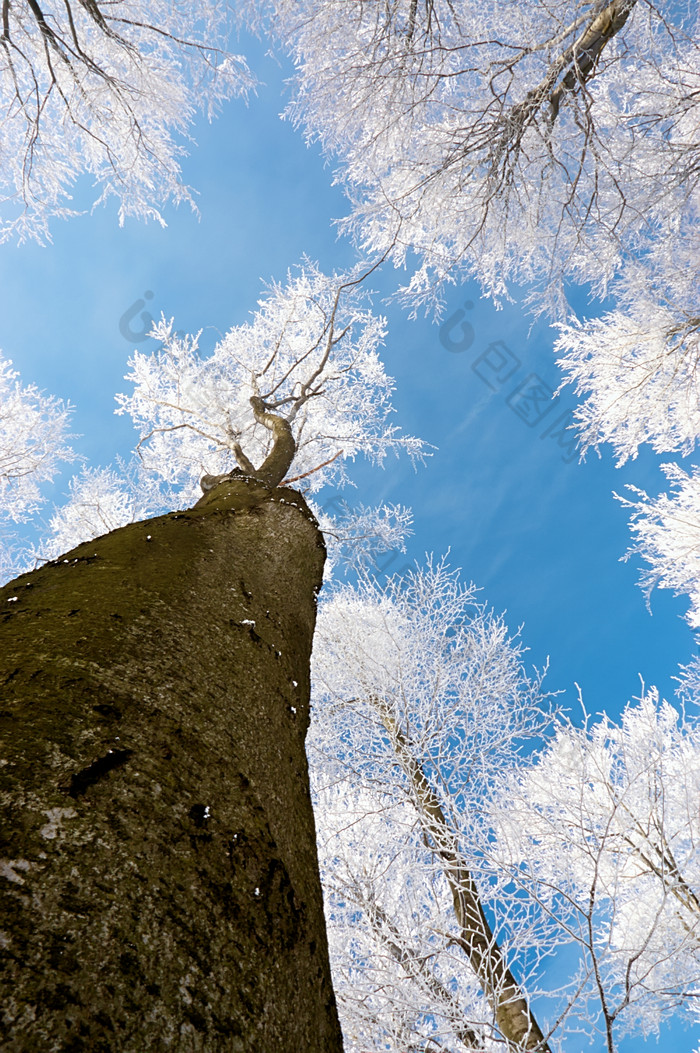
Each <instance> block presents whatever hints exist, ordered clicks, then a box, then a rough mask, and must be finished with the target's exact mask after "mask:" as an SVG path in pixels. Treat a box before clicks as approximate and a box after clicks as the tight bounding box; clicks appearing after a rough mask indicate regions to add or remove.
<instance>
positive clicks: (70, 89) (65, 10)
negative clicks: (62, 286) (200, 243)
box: [0, 0, 254, 242]
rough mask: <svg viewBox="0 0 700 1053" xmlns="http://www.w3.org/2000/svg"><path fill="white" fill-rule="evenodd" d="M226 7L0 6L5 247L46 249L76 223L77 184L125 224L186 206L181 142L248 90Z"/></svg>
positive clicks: (60, 2)
mask: <svg viewBox="0 0 700 1053" xmlns="http://www.w3.org/2000/svg"><path fill="white" fill-rule="evenodd" d="M232 14H233V9H232V6H231V5H230V4H229V3H219V2H215V0H204V2H200V3H197V4H195V5H193V4H191V3H188V2H185V0H110V2H109V3H107V2H105V0H89V2H88V0H80V2H78V3H76V2H74V0H41V2H37V0H30V2H29V3H26V2H24V0H21V2H17V3H9V2H8V0H5V2H4V3H3V5H2V27H0V56H1V57H2V61H0V99H2V117H1V118H0V154H1V155H2V157H3V166H2V174H1V176H0V242H2V241H5V240H7V239H9V238H16V239H17V240H19V241H20V242H21V241H23V240H25V239H26V238H35V239H36V240H38V241H45V240H47V239H48V238H49V237H50V234H49V225H50V221H51V219H52V218H54V217H65V216H69V215H73V214H75V213H74V212H72V211H71V209H70V207H69V205H68V202H69V201H70V191H71V188H72V186H73V184H74V183H75V181H76V179H77V178H78V177H79V176H80V175H82V174H83V173H87V174H88V175H90V176H91V177H92V178H93V180H94V182H95V183H96V184H97V186H98V187H100V195H99V198H98V202H97V203H99V202H101V201H104V200H106V199H107V198H109V197H110V196H114V197H116V198H117V200H118V201H119V219H120V222H122V223H123V221H124V219H125V218H126V217H127V216H136V217H138V218H140V219H155V220H156V221H157V222H160V223H161V224H163V225H164V221H163V219H162V217H161V214H160V209H161V208H162V207H163V205H164V204H165V203H166V202H168V201H170V200H172V201H174V202H175V203H179V202H182V201H185V202H189V203H190V204H191V205H193V207H194V202H193V198H192V194H191V191H190V190H189V188H188V187H186V186H185V185H183V183H182V181H181V178H180V166H179V160H180V157H181V156H182V155H183V153H184V152H185V151H184V149H183V147H182V145H180V143H179V142H178V141H177V140H178V137H184V136H185V135H186V133H187V130H188V129H189V127H190V126H191V124H192V122H193V119H194V116H195V114H196V112H197V110H203V111H204V112H205V113H206V114H207V116H208V117H209V119H211V118H212V116H213V115H214V114H215V112H216V111H217V110H218V108H219V106H220V105H221V103H223V101H224V100H226V99H228V98H231V97H232V96H234V95H237V94H241V93H243V92H245V91H247V90H248V89H250V88H251V87H252V86H253V84H254V81H253V78H252V76H251V75H250V73H249V71H248V68H247V66H246V63H245V60H244V59H243V58H242V57H240V56H235V55H233V54H231V53H230V52H229V51H228V38H229V35H230V33H231V30H232V25H233V17H232Z"/></svg>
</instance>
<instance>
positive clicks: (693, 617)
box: [616, 464, 700, 629]
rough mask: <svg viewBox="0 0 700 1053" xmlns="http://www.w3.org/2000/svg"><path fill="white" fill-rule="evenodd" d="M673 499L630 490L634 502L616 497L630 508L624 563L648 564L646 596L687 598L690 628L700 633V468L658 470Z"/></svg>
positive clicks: (667, 466) (666, 466)
mask: <svg viewBox="0 0 700 1053" xmlns="http://www.w3.org/2000/svg"><path fill="white" fill-rule="evenodd" d="M662 468H663V471H664V473H665V475H666V478H667V479H668V481H669V483H670V484H671V490H672V493H671V494H660V495H659V496H658V497H656V498H652V497H649V495H648V494H647V493H645V491H644V490H639V489H638V488H637V487H634V486H629V487H628V489H629V490H630V491H631V492H632V493H634V494H636V498H635V499H633V500H630V499H628V498H624V497H619V496H618V495H616V496H618V500H619V501H621V502H622V504H623V505H624V506H625V507H626V508H631V509H632V515H631V521H630V528H631V530H632V534H633V535H634V538H635V541H634V544H633V546H632V548H631V549H630V551H629V553H628V555H627V558H629V556H631V555H633V554H637V555H640V556H642V558H643V559H645V560H646V561H647V563H648V564H649V568H648V569H647V570H645V571H644V572H643V574H642V577H641V584H642V587H643V588H644V591H645V592H646V595H647V601H649V597H650V594H651V591H652V589H654V588H655V587H656V586H657V585H658V586H659V588H662V589H673V592H674V594H675V595H676V596H679V595H681V594H683V593H685V594H686V595H687V596H688V597H689V598H690V604H691V606H690V610H689V611H688V614H687V615H686V617H687V620H688V622H689V624H690V625H691V626H692V627H693V628H694V629H697V628H700V469H698V468H693V470H692V472H691V473H690V474H688V473H687V472H684V471H683V469H682V468H681V467H679V465H677V464H664V465H662Z"/></svg>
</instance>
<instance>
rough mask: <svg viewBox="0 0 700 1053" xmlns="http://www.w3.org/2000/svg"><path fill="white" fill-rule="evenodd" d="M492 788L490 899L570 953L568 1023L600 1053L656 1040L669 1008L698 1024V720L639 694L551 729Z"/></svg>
mask: <svg viewBox="0 0 700 1053" xmlns="http://www.w3.org/2000/svg"><path fill="white" fill-rule="evenodd" d="M687 686H689V685H687V684H686V687H687ZM690 686H692V685H690ZM695 687H697V683H695ZM694 701H695V702H696V703H697V701H698V696H697V693H696V694H695V698H694ZM498 789H499V792H498V793H497V794H496V795H494V796H493V797H492V799H491V801H492V803H491V806H490V808H491V819H492V822H493V824H494V827H495V829H496V830H497V831H498V836H497V838H496V840H495V841H494V843H493V844H492V846H491V848H490V854H491V859H492V862H493V864H494V867H495V871H496V873H497V874H498V875H499V877H498V887H499V892H500V893H501V895H502V896H503V897H504V901H507V900H508V898H509V897H510V898H511V902H512V904H513V906H515V904H516V902H517V900H518V897H519V899H520V907H521V912H522V913H521V923H524V922H525V920H526V916H527V914H528V912H529V913H530V924H531V925H532V926H533V927H534V926H539V928H540V932H541V933H542V938H543V939H544V938H547V939H548V940H550V941H551V943H552V945H556V944H557V943H558V944H559V945H560V946H561V945H564V946H567V947H568V948H569V953H568V960H569V961H571V960H572V959H575V956H576V954H578V955H579V957H580V961H579V972H578V976H577V982H578V983H579V985H580V989H579V993H578V997H577V1004H576V1005H575V1006H574V1007H573V1009H574V1012H573V1015H572V1017H571V1023H572V1024H574V1023H575V1018H576V1017H577V1016H578V1018H579V1021H581V1022H584V1021H585V1023H583V1026H584V1027H585V1029H586V1032H587V1033H588V1034H590V1033H591V1025H592V1024H593V1023H596V1022H597V1024H598V1028H599V1030H600V1031H601V1032H602V1033H603V1034H605V1035H606V1036H607V1037H608V1043H607V1045H606V1048H607V1049H609V1050H612V1049H614V1048H615V1044H614V1043H615V1036H616V1035H617V1034H618V1033H622V1032H623V1031H637V1032H638V1033H639V1034H641V1035H643V1036H644V1037H646V1036H647V1035H649V1034H650V1033H658V1029H659V1026H660V1024H661V1023H662V1021H663V1020H664V1018H665V1015H666V1014H668V1013H669V1012H671V1011H678V1010H680V1011H681V1012H682V1013H683V1014H684V1015H685V1016H686V1019H687V1018H688V1017H690V1018H691V1019H692V1018H695V1020H697V1018H698V1005H697V991H698V985H699V984H700V959H699V958H698V947H699V946H700V851H699V847H698V846H700V813H699V812H698V807H697V802H698V799H699V798H700V727H699V726H698V722H697V719H690V718H687V717H685V716H683V715H682V714H680V713H679V712H678V711H677V710H676V709H675V708H674V707H673V706H671V705H669V704H668V703H667V702H664V701H662V700H660V699H659V696H658V692H657V691H656V690H655V689H650V690H649V691H647V692H643V693H642V696H641V697H640V698H639V699H636V700H635V701H634V702H633V703H630V704H629V705H628V706H627V707H626V708H625V710H624V712H623V714H622V717H621V719H620V721H619V722H618V723H615V722H613V721H612V720H610V719H609V718H608V717H606V716H603V717H602V718H600V719H599V720H597V721H595V722H594V721H591V720H589V719H588V718H586V720H585V723H584V726H583V727H574V726H573V725H572V724H571V723H569V722H565V723H562V724H561V726H560V727H559V729H558V731H557V734H556V737H555V739H554V741H553V742H552V743H551V744H550V745H549V746H548V747H547V748H546V749H545V750H544V751H543V752H542V753H541V754H540V755H539V756H538V757H537V758H536V759H535V760H534V761H533V762H532V763H530V764H524V765H523V766H522V768H521V770H520V771H517V772H511V773H506V774H505V775H504V776H503V777H502V778H501V780H500V786H499V787H498ZM528 900H529V908H528V909H526V908H525V904H526V902H527V901H528ZM547 933H548V935H547ZM579 1026H581V1024H579Z"/></svg>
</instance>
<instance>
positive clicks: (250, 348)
mask: <svg viewBox="0 0 700 1053" xmlns="http://www.w3.org/2000/svg"><path fill="white" fill-rule="evenodd" d="M364 277H365V274H364V273H363V272H362V271H361V270H360V269H356V270H355V271H352V272H350V273H347V274H341V275H331V276H327V275H324V274H322V273H321V272H320V271H319V269H318V267H317V266H316V265H315V264H313V263H310V262H309V261H305V262H304V263H303V265H302V266H300V267H299V268H298V270H297V271H296V272H295V273H294V274H289V276H288V280H287V283H286V284H285V285H284V286H283V285H280V284H277V283H273V284H272V285H271V286H270V287H269V288H268V290H267V295H266V296H265V297H264V298H263V299H261V300H260V301H259V309H258V310H257V312H256V313H255V315H254V317H253V320H252V321H251V322H247V323H244V324H243V325H239V326H236V327H235V328H233V329H231V330H230V331H229V332H228V333H227V334H226V336H225V337H224V338H223V339H222V340H221V341H220V342H219V343H218V344H217V346H216V347H215V349H214V351H213V352H212V354H211V355H209V356H208V357H203V356H201V355H200V353H199V349H198V337H197V336H195V337H185V338H180V337H178V336H177V335H176V334H175V332H174V323H173V322H172V321H171V322H166V321H165V319H162V320H161V321H160V323H158V324H157V325H156V326H155V328H154V330H153V333H152V335H153V336H154V337H155V338H156V339H158V340H160V341H161V342H162V345H163V346H162V349H161V350H159V351H157V352H155V353H153V354H151V355H143V354H140V353H139V352H135V354H134V355H133V357H132V358H131V360H130V366H131V373H130V374H129V375H128V378H127V379H129V380H131V381H132V382H133V384H134V392H133V394H132V395H119V396H118V402H119V410H118V412H120V413H124V412H128V413H130V414H131V416H132V418H133V420H134V422H135V424H136V426H137V428H138V429H139V432H140V436H141V438H140V442H139V452H140V455H141V457H142V458H143V462H144V464H145V465H146V466H147V467H148V468H150V469H153V470H155V471H156V472H157V473H159V474H160V476H161V477H162V478H163V479H165V480H167V481H168V482H169V483H176V482H178V483H186V482H189V483H190V484H191V482H192V481H193V480H194V479H195V478H198V477H199V476H201V475H202V474H203V473H204V475H205V478H204V479H203V480H202V485H203V487H204V488H205V489H208V488H210V487H211V486H212V485H215V483H216V481H217V477H218V476H225V475H227V474H228V473H230V472H232V471H233V470H234V469H235V468H236V465H238V466H239V469H238V470H240V471H242V472H243V473H244V474H248V475H254V476H257V477H259V478H261V479H263V480H264V481H265V482H267V483H268V484H269V485H271V486H276V485H278V484H279V483H280V482H283V480H284V476H289V477H290V478H291V477H294V478H297V479H303V480H304V488H305V489H307V490H308V491H309V492H311V493H313V492H316V491H317V490H319V489H320V488H321V487H323V486H325V485H328V484H330V483H332V484H334V485H336V486H342V485H343V484H345V483H346V482H347V481H348V474H347V469H346V464H347V462H348V461H349V460H354V459H355V457H357V456H358V455H359V454H362V455H364V456H366V457H368V458H369V459H370V460H371V461H373V462H374V463H377V464H381V463H382V462H383V461H384V459H385V457H386V456H387V454H388V453H395V454H397V453H399V452H401V451H405V452H407V453H408V454H409V455H410V456H411V457H412V458H418V459H422V458H423V457H424V456H425V453H426V448H425V445H424V444H423V443H422V442H421V441H420V440H418V439H415V438H413V437H411V436H406V435H402V434H401V433H400V432H399V429H398V428H397V427H396V426H394V425H391V424H390V423H389V422H388V418H389V416H390V414H391V413H392V406H391V395H392V391H393V382H392V380H391V379H390V378H389V377H388V376H387V375H386V373H385V372H384V367H383V365H382V363H381V361H380V359H379V355H378V348H379V346H380V344H381V343H382V341H383V339H384V335H385V331H386V327H385V323H384V320H383V319H382V318H379V317H376V316H375V315H374V314H373V313H372V311H371V309H370V307H369V301H368V296H367V293H365V292H364V290H363V289H362V288H361V287H360V282H361V281H362V280H363V278H364ZM207 476H208V477H209V478H207Z"/></svg>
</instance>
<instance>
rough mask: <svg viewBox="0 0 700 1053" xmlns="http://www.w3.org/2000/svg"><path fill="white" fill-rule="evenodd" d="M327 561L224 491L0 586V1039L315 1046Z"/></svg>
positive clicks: (284, 521)
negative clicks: (315, 693) (313, 704)
mask: <svg viewBox="0 0 700 1053" xmlns="http://www.w3.org/2000/svg"><path fill="white" fill-rule="evenodd" d="M323 560H324V550H323V542H322V538H321V535H320V533H319V531H318V528H317V525H316V523H315V521H314V519H313V517H312V516H311V514H310V513H309V510H308V508H307V507H306V505H305V503H304V501H303V498H301V497H300V496H299V494H297V493H296V492H295V491H292V490H288V489H284V488H279V489H275V490H270V489H268V488H267V487H265V486H264V485H263V484H262V483H260V482H256V481H254V480H245V479H236V480H233V481H231V482H229V483H224V484H223V485H221V486H218V487H217V488H216V489H214V490H212V491H211V493H210V494H207V495H206V497H205V498H203V499H202V501H200V502H199V504H198V505H197V506H196V507H195V508H193V509H191V510H189V511H187V512H182V513H180V512H178V513H172V514H170V515H166V516H161V517H160V518H158V519H153V520H149V521H147V522H144V523H135V524H132V525H131V526H128V527H124V528H123V529H121V530H115V531H114V532H113V533H111V534H108V535H106V536H105V537H102V538H98V539H97V540H96V541H91V542H89V543H86V544H83V545H80V546H79V547H78V548H76V549H74V550H73V551H72V552H70V553H68V554H67V555H66V556H65V558H64V559H62V560H59V561H57V562H55V563H52V564H50V565H47V566H46V567H43V568H42V569H40V570H37V571H35V572H34V573H32V574H28V575H24V576H22V577H20V578H18V579H16V581H14V582H12V583H11V584H10V585H9V586H6V587H5V588H4V589H2V590H0V621H1V624H0V727H1V728H2V735H3V739H4V744H3V746H2V753H1V754H0V795H1V796H0V804H1V807H2V812H1V823H2V826H1V835H2V843H1V846H0V857H1V858H0V895H1V896H2V908H1V909H2V916H1V917H0V930H2V931H1V932H0V954H2V956H3V958H4V966H3V974H2V975H3V981H2V990H1V992H0V1012H1V1014H2V1029H3V1038H2V1040H0V1045H2V1049H3V1050H4V1051H7V1053H10V1051H22V1053H30V1051H31V1053H44V1051H50V1050H57V1051H58V1050H61V1051H66V1050H71V1051H81V1050H85V1051H91V1053H95V1051H119V1053H147V1051H148V1053H151V1051H153V1053H157V1051H160V1050H177V1051H199V1050H202V1051H206V1053H215V1051H218V1050H222V1051H223V1050H226V1051H230V1053H239V1051H240V1053H243V1051H246V1053H268V1051H269V1053H278V1051H279V1053H284V1051H287V1050H288V1051H289V1053H292V1051H293V1053H313V1051H319V1053H321V1051H323V1053H332V1051H335V1050H341V1049H342V1042H341V1037H340V1030H339V1026H338V1021H337V1016H336V1009H335V1001H334V997H333V992H332V988H331V982H330V970H329V964H328V952H327V945H326V935H325V926H324V920H323V907H322V899H321V888H320V883H319V877H318V867H317V860H316V845H315V836H314V821H313V814H312V811H311V803H310V797H309V785H308V776H307V767H306V757H305V754H304V738H305V734H306V729H307V725H308V718H309V656H310V652H311V640H312V634H313V628H314V619H315V602H316V599H315V597H316V593H317V591H318V589H319V587H320V584H321V572H322V567H323Z"/></svg>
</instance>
